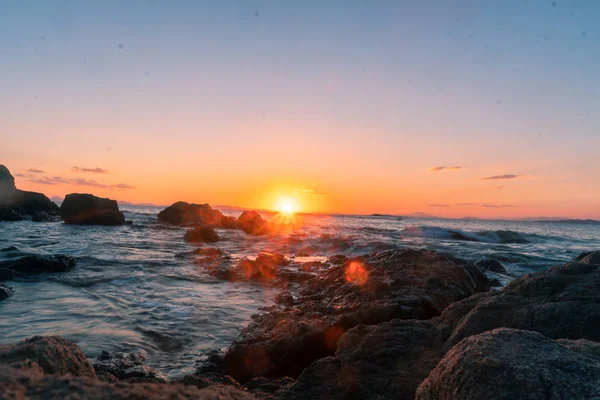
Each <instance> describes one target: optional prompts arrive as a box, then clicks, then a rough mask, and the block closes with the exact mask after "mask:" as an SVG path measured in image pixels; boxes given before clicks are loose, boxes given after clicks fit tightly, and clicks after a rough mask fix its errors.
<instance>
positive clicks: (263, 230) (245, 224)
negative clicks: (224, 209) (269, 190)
mask: <svg viewBox="0 0 600 400" xmlns="http://www.w3.org/2000/svg"><path fill="white" fill-rule="evenodd" d="M237 227H238V228H239V229H241V230H243V231H244V232H246V233H248V234H250V235H266V234H268V233H271V232H272V231H273V227H272V225H271V224H270V223H269V222H268V221H266V220H264V219H263V217H261V216H260V214H259V213H257V212H256V211H244V212H243V213H242V215H240V216H239V217H238V219H237Z"/></svg>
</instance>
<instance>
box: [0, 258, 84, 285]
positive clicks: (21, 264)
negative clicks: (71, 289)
mask: <svg viewBox="0 0 600 400" xmlns="http://www.w3.org/2000/svg"><path fill="white" fill-rule="evenodd" d="M76 263H77V262H76V260H75V258H73V257H70V256H65V255H62V254H59V255H55V256H24V257H20V258H17V259H15V260H6V261H0V279H5V280H8V279H13V278H16V277H18V276H21V275H30V274H42V273H45V272H67V271H70V270H72V269H73V268H75V265H76Z"/></svg>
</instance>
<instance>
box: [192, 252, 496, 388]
mask: <svg viewBox="0 0 600 400" xmlns="http://www.w3.org/2000/svg"><path fill="white" fill-rule="evenodd" d="M488 288H489V281H488V279H487V278H486V277H485V275H483V273H482V272H481V271H480V270H479V269H478V268H477V267H475V266H474V265H473V264H471V263H468V262H465V261H462V260H459V259H457V258H455V257H452V256H448V255H443V254H440V253H436V252H432V251H426V250H401V251H389V252H385V253H380V254H377V255H374V256H372V257H370V258H362V259H350V260H347V261H346V262H345V263H344V264H342V265H338V266H333V267H331V268H330V269H329V270H327V271H326V272H325V273H324V274H323V275H322V276H318V275H317V276H313V278H312V279H309V280H307V281H306V282H305V283H303V284H301V285H300V286H299V287H298V288H297V289H294V290H293V292H294V295H295V297H296V300H295V301H294V304H293V306H291V307H287V308H284V309H281V308H280V307H278V306H273V307H270V308H267V309H266V312H264V313H262V314H259V315H255V316H253V321H252V322H251V323H250V325H249V326H248V327H247V328H246V329H244V331H243V332H242V334H241V335H240V337H239V338H238V339H237V340H236V341H235V342H234V343H233V344H232V346H230V348H229V349H228V350H227V351H226V352H225V353H224V354H221V355H219V354H216V355H213V356H212V357H210V358H209V360H208V361H207V363H206V364H205V365H204V366H203V367H201V368H200V371H211V370H219V371H221V372H223V373H225V374H227V375H230V376H232V377H233V378H235V379H236V380H238V381H240V382H242V383H245V382H248V381H249V380H251V379H252V378H255V377H261V376H262V377H266V378H277V377H282V376H290V377H292V378H295V377H297V376H298V375H300V373H301V372H302V371H303V370H304V368H306V367H307V366H308V365H310V363H311V362H313V361H314V360H317V359H319V358H323V357H327V356H330V355H333V354H335V352H336V350H337V347H338V340H339V338H340V337H341V336H342V335H343V334H344V333H345V332H347V331H349V330H350V329H352V328H353V327H355V326H357V325H359V324H365V325H377V324H380V323H382V322H386V321H390V320H392V319H394V318H402V319H412V318H414V319H428V318H431V317H433V316H436V315H439V313H440V312H441V311H442V310H443V309H444V308H445V307H447V306H448V305H449V304H451V303H453V302H455V301H458V300H461V299H464V298H466V297H468V296H470V295H471V294H473V293H477V292H480V291H485V290H488Z"/></svg>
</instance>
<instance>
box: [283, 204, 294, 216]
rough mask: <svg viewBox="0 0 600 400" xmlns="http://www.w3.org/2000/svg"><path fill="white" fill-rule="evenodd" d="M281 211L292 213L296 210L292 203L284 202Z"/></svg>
mask: <svg viewBox="0 0 600 400" xmlns="http://www.w3.org/2000/svg"><path fill="white" fill-rule="evenodd" d="M280 211H281V212H282V213H284V214H292V213H293V212H294V205H293V204H292V203H283V204H282V205H281V210H280Z"/></svg>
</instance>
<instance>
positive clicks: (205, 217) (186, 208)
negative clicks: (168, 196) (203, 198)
mask: <svg viewBox="0 0 600 400" xmlns="http://www.w3.org/2000/svg"><path fill="white" fill-rule="evenodd" d="M158 219H159V220H160V221H162V222H167V223H169V224H174V225H188V224H202V225H206V226H211V227H213V228H224V229H234V228H235V227H236V225H235V218H233V217H228V216H225V215H223V213H221V211H219V210H215V209H213V208H212V207H211V206H209V205H208V204H193V203H192V204H190V203H186V202H184V201H179V202H177V203H174V204H172V205H171V206H169V207H167V208H165V209H164V210H162V211H161V212H159V213H158Z"/></svg>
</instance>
